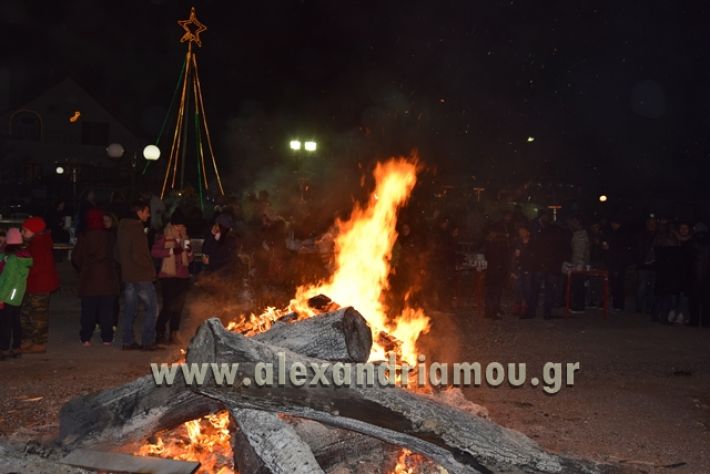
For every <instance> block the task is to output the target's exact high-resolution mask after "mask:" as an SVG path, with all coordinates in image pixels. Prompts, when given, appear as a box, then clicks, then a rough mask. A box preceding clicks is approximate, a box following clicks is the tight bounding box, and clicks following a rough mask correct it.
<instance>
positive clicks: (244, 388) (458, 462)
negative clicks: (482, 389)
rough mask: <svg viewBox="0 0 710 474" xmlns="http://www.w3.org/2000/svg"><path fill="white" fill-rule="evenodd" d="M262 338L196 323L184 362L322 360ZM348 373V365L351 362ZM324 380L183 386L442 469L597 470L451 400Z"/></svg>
mask: <svg viewBox="0 0 710 474" xmlns="http://www.w3.org/2000/svg"><path fill="white" fill-rule="evenodd" d="M283 352H284V351H283V350H282V349H281V348H279V347H277V346H272V345H269V344H266V343H264V342H260V341H255V340H250V339H248V338H245V337H244V336H241V335H239V334H234V333H229V332H227V331H226V330H225V329H224V327H223V326H222V324H221V323H220V322H219V320H218V319H210V320H208V321H206V322H205V323H203V325H202V326H201V327H200V329H199V330H198V332H197V334H196V335H195V337H194V338H193V340H192V343H191V345H190V348H189V351H188V357H187V360H188V362H190V363H234V362H238V363H239V371H238V374H237V376H238V377H240V378H239V379H238V380H245V377H248V378H250V380H252V381H254V380H256V378H255V365H256V364H257V363H267V364H269V363H270V364H273V367H278V366H279V364H282V365H284V366H285V369H286V373H289V374H290V373H292V367H293V366H294V364H296V363H299V364H303V365H304V366H305V367H307V374H306V378H307V379H308V380H311V378H312V377H313V376H314V374H315V372H314V371H313V369H312V365H311V364H317V365H318V366H319V367H320V366H321V364H322V362H323V361H322V360H318V359H313V358H309V357H305V356H301V355H299V354H296V353H293V352H286V353H285V354H284V356H283V359H281V357H280V356H279V353H282V354H283ZM352 370H353V373H355V368H354V367H353V368H352ZM320 376H321V378H320V380H321V381H323V380H325V382H326V383H325V384H324V383H321V384H318V385H313V384H309V385H308V386H307V387H301V386H297V385H294V383H293V382H292V381H291V378H290V377H287V378H286V380H285V381H284V383H283V384H270V385H265V386H261V387H259V386H256V385H252V384H236V385H234V386H220V385H218V384H216V383H215V382H214V380H213V379H212V378H211V377H208V380H206V383H205V384H203V385H200V386H192V387H191V388H192V389H193V390H195V391H197V392H198V393H202V394H204V395H207V396H209V397H212V398H214V399H217V400H220V401H222V402H223V403H224V404H225V405H226V406H228V407H229V408H230V409H232V410H234V409H242V408H251V409H257V410H267V411H274V412H282V413H286V414H289V415H293V416H298V417H302V418H309V419H312V420H315V421H318V422H321V423H325V424H328V425H331V426H335V427H340V428H345V429H348V430H353V431H357V432H360V433H362V434H366V435H370V436H374V437H376V438H379V439H381V440H383V441H385V442H388V443H393V444H397V445H400V446H403V447H406V448H408V449H411V450H412V451H416V452H419V453H421V454H423V455H425V456H427V457H428V458H430V459H432V460H434V461H436V462H438V463H439V464H440V465H441V466H443V467H444V468H446V469H448V470H449V471H450V472H456V473H473V472H499V471H504V472H505V471H510V470H513V471H514V472H515V471H522V472H597V470H596V468H595V467H593V466H591V465H586V464H585V463H582V462H578V461H575V460H571V459H563V458H561V457H559V456H556V455H553V454H550V453H546V452H545V451H543V450H542V449H541V448H540V447H539V446H538V445H537V444H535V443H534V442H533V441H532V440H530V439H529V438H527V437H525V436H524V435H522V434H521V433H518V432H515V431H511V430H507V429H504V428H502V427H500V426H498V425H496V424H494V423H492V422H490V421H487V420H485V419H482V418H478V417H475V416H471V415H470V414H468V413H466V412H463V411H460V410H458V409H456V408H454V407H451V406H447V405H443V404H441V403H438V402H436V401H434V400H432V399H429V398H426V397H421V396H418V395H416V394H413V393H411V392H407V391H405V390H402V389H398V388H394V387H389V386H375V387H362V386H356V385H355V384H351V385H349V386H340V387H336V386H335V383H334V378H333V367H332V365H330V366H329V367H328V368H327V369H326V370H325V371H324V372H323V373H321V374H320Z"/></svg>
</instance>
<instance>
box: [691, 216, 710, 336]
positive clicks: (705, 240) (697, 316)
mask: <svg viewBox="0 0 710 474" xmlns="http://www.w3.org/2000/svg"><path fill="white" fill-rule="evenodd" d="M694 231H695V233H694V236H693V241H692V261H691V267H690V270H691V273H690V282H689V286H688V289H689V291H688V297H689V298H688V299H689V301H688V303H689V308H690V318H689V320H688V326H696V327H697V326H703V327H709V326H710V233H709V232H708V227H707V226H706V225H705V224H703V223H698V224H696V225H695V228H694Z"/></svg>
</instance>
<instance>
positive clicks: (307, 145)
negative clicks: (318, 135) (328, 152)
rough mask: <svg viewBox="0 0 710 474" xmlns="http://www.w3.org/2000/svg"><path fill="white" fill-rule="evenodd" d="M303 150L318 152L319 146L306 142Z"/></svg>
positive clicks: (312, 142)
mask: <svg viewBox="0 0 710 474" xmlns="http://www.w3.org/2000/svg"><path fill="white" fill-rule="evenodd" d="M303 148H305V149H306V151H316V149H317V148H318V144H317V143H316V142H314V141H310V142H306V143H304V144H303Z"/></svg>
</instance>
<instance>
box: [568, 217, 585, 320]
mask: <svg viewBox="0 0 710 474" xmlns="http://www.w3.org/2000/svg"><path fill="white" fill-rule="evenodd" d="M569 227H570V230H571V231H572V242H571V245H572V258H571V260H570V263H571V264H572V270H577V271H580V270H585V269H586V267H587V265H589V261H590V256H589V251H590V246H589V234H587V231H586V230H585V229H584V227H582V222H581V221H580V220H579V218H577V217H573V218H572V219H570V221H569ZM568 278H572V275H571V273H570V275H569V276H568ZM570 285H571V293H572V295H571V297H572V301H571V305H570V306H571V309H572V311H574V312H583V311H584V307H585V304H586V299H587V298H586V296H587V295H586V293H585V278H581V277H580V276H577V277H576V278H572V281H571V282H570Z"/></svg>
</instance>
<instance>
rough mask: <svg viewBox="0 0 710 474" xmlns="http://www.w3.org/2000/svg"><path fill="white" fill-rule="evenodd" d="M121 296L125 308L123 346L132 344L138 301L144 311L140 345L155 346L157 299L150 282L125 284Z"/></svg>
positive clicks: (153, 286)
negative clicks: (124, 302) (123, 298)
mask: <svg viewBox="0 0 710 474" xmlns="http://www.w3.org/2000/svg"><path fill="white" fill-rule="evenodd" d="M123 295H124V297H125V299H126V306H125V308H124V311H123V344H124V345H128V344H133V342H134V340H133V322H134V321H135V320H136V314H137V312H138V300H139V299H140V300H141V302H142V303H143V307H144V309H145V311H144V315H143V335H142V337H141V344H142V345H144V346H151V345H153V344H155V321H156V319H157V318H158V297H157V295H156V293H155V285H153V282H152V281H138V282H130V283H126V284H125V289H124V290H123Z"/></svg>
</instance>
